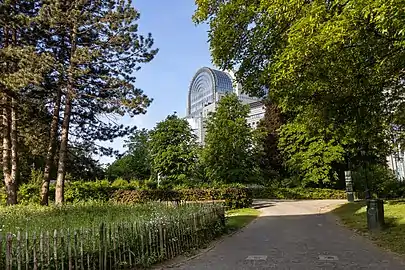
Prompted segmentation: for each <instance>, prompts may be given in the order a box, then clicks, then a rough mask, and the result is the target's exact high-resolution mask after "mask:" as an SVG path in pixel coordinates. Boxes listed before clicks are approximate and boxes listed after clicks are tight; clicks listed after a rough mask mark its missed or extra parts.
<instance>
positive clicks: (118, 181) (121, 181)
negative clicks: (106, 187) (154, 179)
mask: <svg viewBox="0 0 405 270" xmlns="http://www.w3.org/2000/svg"><path fill="white" fill-rule="evenodd" d="M111 186H112V187H113V188H122V187H128V186H130V183H129V182H128V181H127V180H124V179H122V178H117V179H115V180H114V182H112V183H111Z"/></svg>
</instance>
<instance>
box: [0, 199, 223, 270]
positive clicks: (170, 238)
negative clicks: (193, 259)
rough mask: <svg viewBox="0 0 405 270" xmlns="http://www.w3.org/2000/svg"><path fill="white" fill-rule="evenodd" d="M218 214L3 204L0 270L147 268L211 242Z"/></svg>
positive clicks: (212, 208)
mask: <svg viewBox="0 0 405 270" xmlns="http://www.w3.org/2000/svg"><path fill="white" fill-rule="evenodd" d="M223 217H224V212H223V208H222V207H221V206H219V205H213V204H186V205H180V206H170V205H165V204H162V203H151V204H142V205H119V204H111V203H104V204H100V203H94V202H93V203H85V204H79V205H66V206H63V207H35V206H16V207H9V208H2V209H0V220H1V223H2V224H1V227H2V232H0V269H14V268H17V269H63V268H65V269H90V268H94V269H120V268H122V267H124V268H125V267H135V266H140V265H143V266H147V265H150V264H153V263H156V262H159V261H162V260H165V259H169V258H172V257H174V256H176V255H178V254H181V253H182V252H184V251H187V250H189V249H192V248H199V247H201V245H204V244H205V243H207V242H208V241H210V240H212V239H213V238H214V237H216V236H217V235H218V234H219V233H221V232H222V230H223V229H224V227H223V226H224V224H223ZM61 267H62V268H61ZM89 267H90V268H89Z"/></svg>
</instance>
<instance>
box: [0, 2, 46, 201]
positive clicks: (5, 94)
mask: <svg viewBox="0 0 405 270" xmlns="http://www.w3.org/2000/svg"><path fill="white" fill-rule="evenodd" d="M37 2H38V1H34V0H8V1H4V2H2V3H0V63H1V66H0V90H1V91H0V95H1V98H2V115H3V123H2V124H3V136H2V137H3V175H4V183H5V185H6V193H7V204H9V205H10V204H16V203H17V180H18V175H19V170H18V164H19V162H18V144H19V142H18V125H19V123H18V120H19V117H18V113H19V110H20V109H21V107H20V105H21V104H20V102H21V95H20V92H21V90H22V89H24V88H26V87H28V86H29V85H33V84H38V83H39V81H40V80H41V79H42V74H43V71H44V69H46V67H47V65H46V64H45V63H46V62H47V58H46V57H45V56H44V55H42V54H38V53H37V52H36V46H35V45H36V40H35V39H33V35H32V33H33V31H32V30H33V26H32V22H33V18H34V17H35V16H36V13H37Z"/></svg>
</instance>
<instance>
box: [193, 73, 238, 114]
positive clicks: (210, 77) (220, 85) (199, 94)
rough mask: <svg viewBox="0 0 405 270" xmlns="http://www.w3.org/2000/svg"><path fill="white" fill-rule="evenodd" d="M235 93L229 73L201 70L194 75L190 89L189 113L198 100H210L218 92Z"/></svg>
mask: <svg viewBox="0 0 405 270" xmlns="http://www.w3.org/2000/svg"><path fill="white" fill-rule="evenodd" d="M232 91H233V82H232V77H231V75H229V74H228V73H226V72H224V71H220V70H216V69H212V68H208V67H203V68H200V69H199V70H198V71H197V72H196V74H195V75H194V77H193V79H192V81H191V84H190V88H189V96H188V98H189V100H188V102H189V106H188V107H189V112H188V113H190V110H191V107H192V106H193V104H195V102H197V100H200V99H201V98H203V99H204V98H206V99H207V100H209V99H210V96H214V95H215V93H216V92H220V93H227V92H232Z"/></svg>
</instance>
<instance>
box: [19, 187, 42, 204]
mask: <svg viewBox="0 0 405 270" xmlns="http://www.w3.org/2000/svg"><path fill="white" fill-rule="evenodd" d="M18 201H19V202H20V203H21V204H25V205H26V204H39V183H35V182H34V183H27V184H22V185H20V186H19V187H18Z"/></svg>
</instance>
